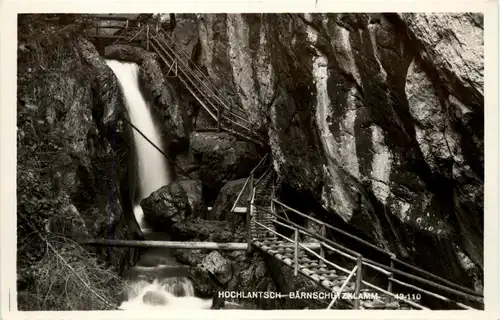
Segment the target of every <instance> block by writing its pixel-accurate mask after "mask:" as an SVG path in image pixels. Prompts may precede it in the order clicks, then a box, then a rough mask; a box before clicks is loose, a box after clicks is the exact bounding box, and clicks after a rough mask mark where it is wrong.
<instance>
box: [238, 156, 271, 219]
mask: <svg viewBox="0 0 500 320" xmlns="http://www.w3.org/2000/svg"><path fill="white" fill-rule="evenodd" d="M268 156H269V152H268V153H266V154H265V155H264V157H262V159H260V161H259V162H258V163H257V165H256V166H255V167H253V169H252V171H250V174H249V175H248V178H247V179H246V181H245V184H244V185H243V187H242V188H241V190H240V193H239V194H238V197H236V201H234V204H233V207H232V208H231V212H233V210H234V208H236V205H237V204H238V201H239V200H240V197H241V195H242V194H243V191H244V190H245V187H246V186H247V184H248V181H249V180H250V176H251V175H253V174H254V172H255V170H257V168H258V167H259V166H260V165H261V163H262V162H263V161H264V160H265V159H267V157H268Z"/></svg>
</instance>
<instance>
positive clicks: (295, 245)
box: [293, 228, 299, 276]
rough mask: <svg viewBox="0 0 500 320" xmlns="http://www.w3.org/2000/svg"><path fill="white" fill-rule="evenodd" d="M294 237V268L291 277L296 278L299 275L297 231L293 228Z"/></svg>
mask: <svg viewBox="0 0 500 320" xmlns="http://www.w3.org/2000/svg"><path fill="white" fill-rule="evenodd" d="M294 230H295V237H294V244H293V245H294V267H293V275H294V276H297V275H298V274H299V229H297V228H295V229H294Z"/></svg>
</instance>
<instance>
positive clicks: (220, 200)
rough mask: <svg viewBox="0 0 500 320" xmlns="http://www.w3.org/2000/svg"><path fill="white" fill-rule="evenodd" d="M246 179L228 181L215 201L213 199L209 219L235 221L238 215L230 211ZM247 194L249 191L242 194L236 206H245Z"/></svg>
mask: <svg viewBox="0 0 500 320" xmlns="http://www.w3.org/2000/svg"><path fill="white" fill-rule="evenodd" d="M246 179H247V178H242V179H238V180H233V181H229V182H227V183H226V184H225V185H224V186H223V187H222V188H221V189H220V191H219V194H218V196H217V199H215V202H214V205H213V207H212V210H211V212H210V219H215V220H224V221H235V220H237V218H238V214H235V213H231V212H230V211H231V208H232V207H233V205H234V202H235V201H236V199H237V197H238V194H239V193H240V191H241V189H242V188H243V185H244V184H245V181H246ZM249 193H250V189H247V190H245V191H244V192H243V193H242V195H241V197H240V200H239V201H238V204H237V206H241V207H244V206H246V201H247V200H248V196H249ZM240 218H241V217H240Z"/></svg>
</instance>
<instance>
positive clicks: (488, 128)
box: [0, 0, 499, 320]
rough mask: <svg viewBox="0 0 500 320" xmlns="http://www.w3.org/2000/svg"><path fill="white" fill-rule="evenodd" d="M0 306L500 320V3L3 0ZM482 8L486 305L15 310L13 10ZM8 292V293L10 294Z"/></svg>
mask: <svg viewBox="0 0 500 320" xmlns="http://www.w3.org/2000/svg"><path fill="white" fill-rule="evenodd" d="M1 10H2V11H1V16H0V23H1V28H0V32H1V33H0V39H1V45H0V49H1V56H0V70H1V80H2V81H1V82H0V83H1V85H0V98H1V100H0V106H1V108H0V133H1V136H0V137H1V140H0V156H1V158H0V160H1V161H0V178H1V184H0V230H1V233H0V234H1V238H0V239H1V241H0V244H1V249H0V257H1V260H0V261H1V268H0V272H1V273H0V275H1V277H0V285H1V291H0V302H1V305H0V312H1V318H2V319H9V320H10V319H14V318H15V319H32V318H36V319H59V318H60V319H68V318H72V319H73V318H75V319H80V318H81V319H95V318H99V319H116V318H120V319H142V318H144V319H165V318H169V319H170V318H175V319H225V318H227V319H235V318H236V319H254V318H262V319H271V318H272V319H332V318H336V319H363V318H369V319H420V318H421V319H431V318H432V319H450V318H453V319H471V318H478V317H480V318H481V319H498V317H499V316H498V304H499V303H498V299H499V295H498V287H499V281H498V280H499V278H498V273H499V270H498V257H499V252H498V250H497V249H496V248H497V245H498V243H499V241H498V240H499V238H498V231H499V228H498V222H499V220H498V213H499V212H498V177H499V175H498V173H499V172H498V165H499V162H498V142H499V139H498V123H499V121H498V119H499V118H498V88H499V86H498V84H499V83H498V63H497V62H498V32H499V30H498V4H497V3H496V2H495V1H488V2H482V1H472V0H471V1H453V0H440V2H437V1H429V2H426V1H418V2H417V1H411V0H400V1H384V2H379V1H369V0H365V1H354V0H353V1H349V2H340V1H335V2H334V1H329V2H327V1H326V0H318V1H317V2H316V1H315V0H274V1H273V0H254V1H251V0H250V1H248V0H247V1H200V0H198V1H196V0H190V1H189V0H186V1H168V0H165V1H161V2H160V1H136V0H122V1H109V0H100V1H92V0H89V1H82V0H81V1H77V0H75V1H67V0H66V1H61V0H60V1H46V0H45V1H44V0H21V1H19V0H18V1H14V0H8V1H4V2H3V3H2V6H1ZM415 11H417V12H424V11H430V12H471V11H472V12H482V13H483V14H484V31H485V32H484V36H485V47H484V53H485V54H484V56H485V82H484V83H485V111H486V112H485V229H484V233H485V239H484V240H485V241H484V243H485V250H484V262H485V270H484V271H485V279H486V280H485V306H486V310H485V311H459V312H455V311H354V310H346V311H312V310H298V311H296V310H294V311H247V310H245V311H241V310H234V311H233V310H223V311H219V310H210V311H197V310H196V311H183V312H181V313H175V312H174V311H168V314H167V313H166V311H158V312H155V311H148V312H147V313H138V312H135V313H134V312H130V311H125V312H124V311H106V312H98V311H91V312H74V311H73V312H15V311H9V300H10V308H11V310H15V309H16V303H15V301H16V298H15V297H16V289H15V288H16V283H15V261H16V216H15V215H16V68H17V61H16V51H17V13H56V12H61V13H63V12H74V13H98V12H103V13H104V12H115V13H130V12H209V13H216V12H217V13H218V12H227V13H230V12H233V13H239V12H415ZM9 291H10V297H11V299H9Z"/></svg>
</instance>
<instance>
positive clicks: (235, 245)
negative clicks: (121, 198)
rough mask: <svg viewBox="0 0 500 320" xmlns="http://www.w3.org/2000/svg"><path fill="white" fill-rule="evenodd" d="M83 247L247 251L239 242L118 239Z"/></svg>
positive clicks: (246, 246)
mask: <svg viewBox="0 0 500 320" xmlns="http://www.w3.org/2000/svg"><path fill="white" fill-rule="evenodd" d="M80 244H83V245H93V246H110V247H144V248H173V249H193V250H195V249H208V250H247V248H248V244H247V243H240V242H224V243H220V242H195V241H192V242H186V241H157V240H118V239H91V240H87V241H81V242H80Z"/></svg>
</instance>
